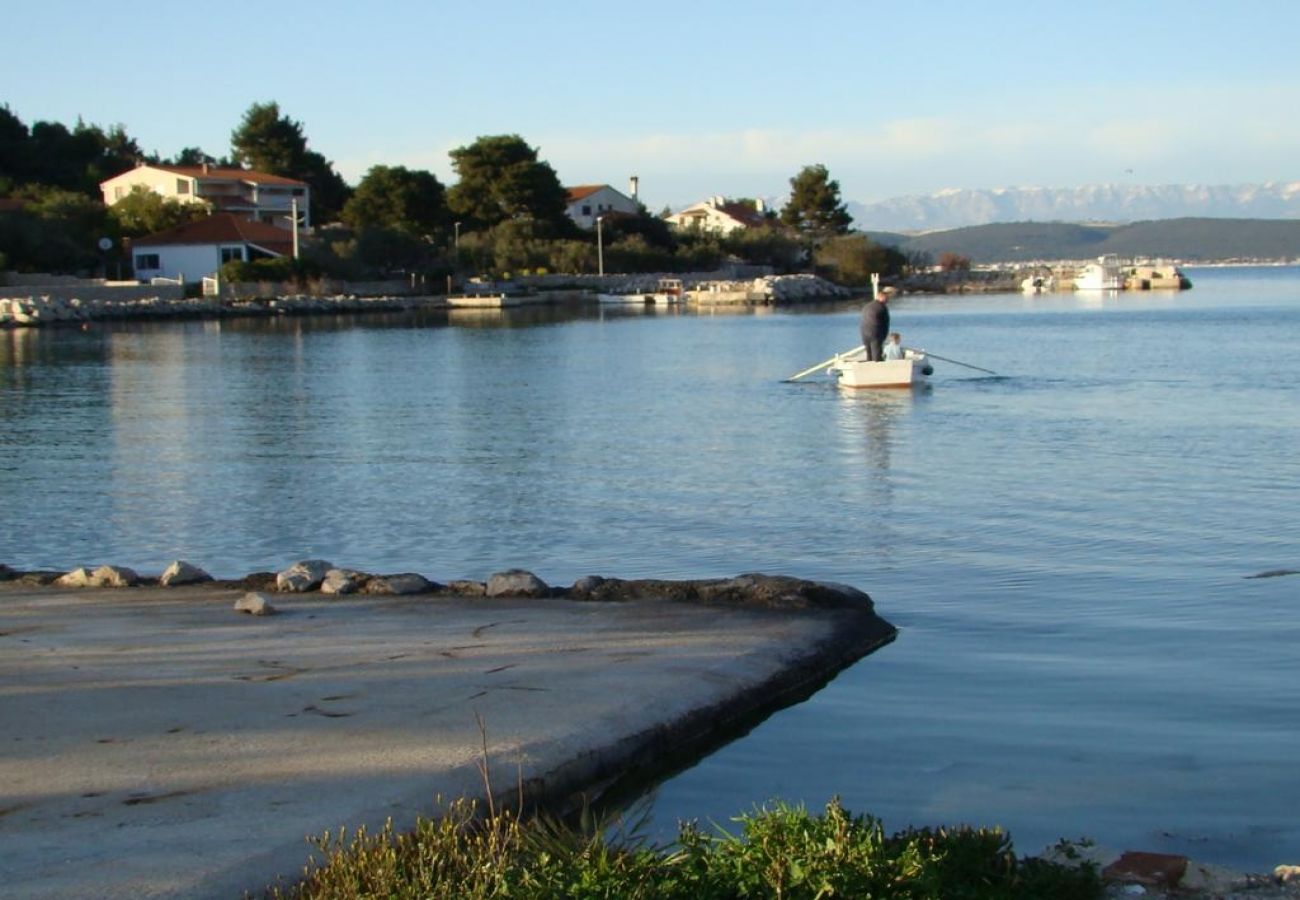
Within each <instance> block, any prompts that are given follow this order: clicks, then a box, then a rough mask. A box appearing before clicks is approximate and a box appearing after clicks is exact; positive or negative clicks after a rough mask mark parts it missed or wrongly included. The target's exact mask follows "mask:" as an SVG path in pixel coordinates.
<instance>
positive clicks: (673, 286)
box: [596, 278, 685, 306]
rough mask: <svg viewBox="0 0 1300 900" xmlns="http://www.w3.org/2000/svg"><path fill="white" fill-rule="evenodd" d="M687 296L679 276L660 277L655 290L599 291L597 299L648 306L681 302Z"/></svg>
mask: <svg viewBox="0 0 1300 900" xmlns="http://www.w3.org/2000/svg"><path fill="white" fill-rule="evenodd" d="M684 297H685V292H684V291H683V289H682V283H681V280H680V279H677V278H660V279H659V284H658V285H657V286H656V287H655V289H654V290H653V291H633V292H632V293H629V294H605V293H597V294H596V299H597V300H598V301H599V302H601V303H624V304H626V303H633V304H644V305H646V306H670V305H672V304H674V303H681V302H682V299H683V298H684Z"/></svg>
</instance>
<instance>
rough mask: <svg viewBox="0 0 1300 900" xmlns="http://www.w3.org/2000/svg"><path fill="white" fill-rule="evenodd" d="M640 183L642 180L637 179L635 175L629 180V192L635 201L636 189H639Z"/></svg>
mask: <svg viewBox="0 0 1300 900" xmlns="http://www.w3.org/2000/svg"><path fill="white" fill-rule="evenodd" d="M640 181H641V179H640V178H637V177H636V176H635V175H633V176H632V177H631V178H629V179H628V180H627V188H628V190H629V191H631V192H632V199H633V200H635V199H636V189H637V186H638V184H639V183H640Z"/></svg>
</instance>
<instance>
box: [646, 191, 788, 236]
mask: <svg viewBox="0 0 1300 900" xmlns="http://www.w3.org/2000/svg"><path fill="white" fill-rule="evenodd" d="M766 213H767V207H766V205H765V204H764V203H763V201H762V200H755V201H754V205H752V206H751V205H750V204H748V203H731V202H728V201H727V200H726V199H725V198H723V197H710V198H709V199H708V200H705V201H704V202H702V203H696V204H695V205H694V206H688V207H686V208H685V209H684V210H682V211H681V212H679V213H673V214H672V215H671V216H667V217H666V218H667V221H668V224H670V225H672V226H674V227H676V228H698V229H700V230H701V231H716V232H717V233H719V234H731V232H733V231H736V230H737V229H740V228H756V227H758V226H760V225H763V224H765V223H766V222H767V218H766Z"/></svg>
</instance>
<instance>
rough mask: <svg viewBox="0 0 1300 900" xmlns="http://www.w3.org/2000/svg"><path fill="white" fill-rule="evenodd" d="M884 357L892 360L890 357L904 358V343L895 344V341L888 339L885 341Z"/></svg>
mask: <svg viewBox="0 0 1300 900" xmlns="http://www.w3.org/2000/svg"><path fill="white" fill-rule="evenodd" d="M884 358H885V359H886V360H890V359H902V358H903V345H902V344H895V343H894V342H893V341H886V342H885V346H884Z"/></svg>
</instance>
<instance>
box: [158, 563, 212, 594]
mask: <svg viewBox="0 0 1300 900" xmlns="http://www.w3.org/2000/svg"><path fill="white" fill-rule="evenodd" d="M211 580H212V576H211V575H209V574H208V573H207V572H205V571H203V570H202V569H200V568H199V567H198V566H193V565H190V564H189V563H187V562H185V560H183V559H178V560H176V561H175V562H173V563H172V564H171V565H170V566H168V567H167V570H166V571H165V572H163V573H162V576H161V577H160V578H159V579H158V583H159V584H161V585H162V586H163V587H172V586H176V585H182V584H198V583H199V582H201V581H211Z"/></svg>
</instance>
